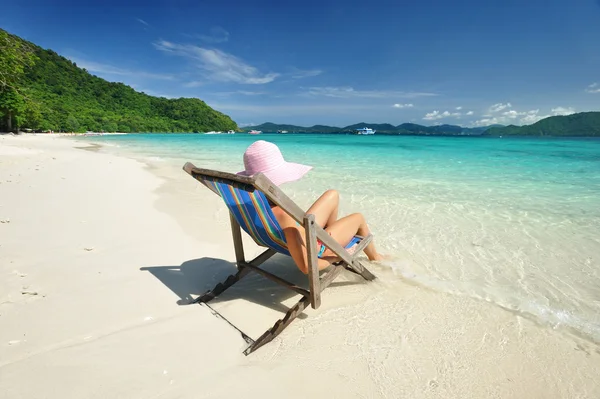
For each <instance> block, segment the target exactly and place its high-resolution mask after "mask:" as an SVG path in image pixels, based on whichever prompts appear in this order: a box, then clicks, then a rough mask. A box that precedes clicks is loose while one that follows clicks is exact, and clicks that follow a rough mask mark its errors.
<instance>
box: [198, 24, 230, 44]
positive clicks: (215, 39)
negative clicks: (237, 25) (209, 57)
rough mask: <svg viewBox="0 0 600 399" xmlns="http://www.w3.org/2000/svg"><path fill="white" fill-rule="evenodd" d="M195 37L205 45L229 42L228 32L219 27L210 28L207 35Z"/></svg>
mask: <svg viewBox="0 0 600 399" xmlns="http://www.w3.org/2000/svg"><path fill="white" fill-rule="evenodd" d="M196 37H197V38H198V39H200V40H202V41H204V42H206V43H224V42H226V41H228V40H229V32H227V31H226V30H225V29H223V28H221V27H220V26H215V27H213V28H210V33H209V34H208V35H196Z"/></svg>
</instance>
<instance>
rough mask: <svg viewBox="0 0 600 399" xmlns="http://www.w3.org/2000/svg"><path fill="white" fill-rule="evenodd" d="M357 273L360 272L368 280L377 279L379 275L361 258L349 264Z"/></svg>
mask: <svg viewBox="0 0 600 399" xmlns="http://www.w3.org/2000/svg"><path fill="white" fill-rule="evenodd" d="M348 266H349V267H350V268H351V269H352V270H353V271H354V272H355V273H356V274H359V275H360V276H362V278H364V279H365V280H367V281H371V280H375V279H376V278H377V277H375V275H374V274H373V273H371V272H370V271H369V270H368V269H367V268H366V267H365V266H364V265H363V264H362V262H361V261H359V260H356V259H355V260H354V261H353V262H352V265H348Z"/></svg>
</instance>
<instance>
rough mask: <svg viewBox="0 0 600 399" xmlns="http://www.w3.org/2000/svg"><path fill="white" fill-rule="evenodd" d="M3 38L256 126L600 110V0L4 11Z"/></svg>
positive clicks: (478, 120)
mask: <svg viewBox="0 0 600 399" xmlns="http://www.w3.org/2000/svg"><path fill="white" fill-rule="evenodd" d="M50 3H52V5H49V4H50ZM292 4H293V5H292ZM0 27H2V28H4V29H6V30H8V31H10V32H12V33H14V34H17V35H19V36H21V37H23V38H25V39H27V40H30V41H32V42H34V43H36V44H38V45H40V46H42V47H44V48H51V49H53V50H54V51H56V52H58V53H59V54H61V55H64V56H66V57H68V58H70V59H72V60H73V61H75V62H76V63H77V65H79V66H81V67H85V68H87V69H88V71H90V72H91V73H93V74H95V75H98V76H100V77H102V78H105V79H107V80H110V81H119V82H124V83H126V84H128V85H130V86H132V87H133V88H135V89H136V90H139V91H144V92H145V93H148V94H151V95H160V96H165V97H198V98H200V99H202V100H204V101H206V102H207V103H208V104H209V105H210V106H212V107H214V108H215V109H218V110H220V111H222V112H224V113H226V114H228V115H230V116H231V117H232V118H233V119H234V120H235V121H236V122H238V124H240V125H242V126H243V125H247V124H258V123H262V122H266V121H271V122H276V123H292V124H300V125H313V124H328V125H337V126H345V125H349V124H352V123H358V122H362V121H365V122H371V123H375V122H381V123H383V122H387V123H392V124H400V123H403V122H414V123H420V124H425V125H433V124H440V123H451V124H459V125H463V126H478V125H487V124H492V123H503V124H509V123H513V124H529V123H532V122H535V121H537V120H539V119H541V118H543V117H545V116H549V115H558V114H568V113H572V112H581V111H598V110H600V45H599V43H600V0H561V1H558V0H481V1H472V0H464V1H462V0H455V1H448V0H446V1H439V0H420V1H418V2H417V1H400V0H396V1H377V0H370V1H356V0H345V1H327V0H322V1H312V0H305V1H298V2H293V3H292V2H286V1H250V0H247V1H227V2H220V1H177V0H175V1H162V2H156V1H151V0H149V1H145V2H141V1H136V2H127V1H125V0H124V1H120V2H117V1H114V0H109V1H105V2H97V3H94V2H87V3H86V4H85V5H83V4H82V2H80V1H78V2H69V1H61V0H57V1H52V2H50V1H46V2H40V1H37V2H36V1H27V0H23V1H15V2H12V4H5V5H3V7H2V13H1V14H0Z"/></svg>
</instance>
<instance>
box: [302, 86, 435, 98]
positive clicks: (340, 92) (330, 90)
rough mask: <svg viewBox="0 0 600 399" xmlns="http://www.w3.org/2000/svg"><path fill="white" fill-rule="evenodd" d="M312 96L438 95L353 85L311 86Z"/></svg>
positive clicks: (383, 96)
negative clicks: (370, 88)
mask: <svg viewBox="0 0 600 399" xmlns="http://www.w3.org/2000/svg"><path fill="white" fill-rule="evenodd" d="M306 94H308V95H311V96H325V97H335V98H390V97H397V98H417V97H428V96H437V94H435V93H421V92H406V91H387V90H354V89H353V88H352V87H309V88H308V91H307V93H306Z"/></svg>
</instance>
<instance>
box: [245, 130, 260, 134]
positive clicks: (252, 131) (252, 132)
mask: <svg viewBox="0 0 600 399" xmlns="http://www.w3.org/2000/svg"><path fill="white" fill-rule="evenodd" d="M261 133H262V132H261V131H260V130H250V131H249V132H248V134H261Z"/></svg>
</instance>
